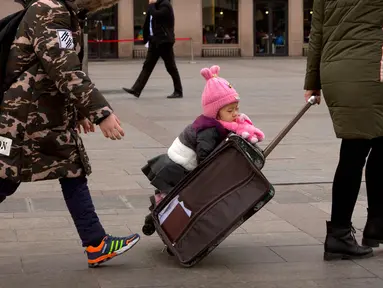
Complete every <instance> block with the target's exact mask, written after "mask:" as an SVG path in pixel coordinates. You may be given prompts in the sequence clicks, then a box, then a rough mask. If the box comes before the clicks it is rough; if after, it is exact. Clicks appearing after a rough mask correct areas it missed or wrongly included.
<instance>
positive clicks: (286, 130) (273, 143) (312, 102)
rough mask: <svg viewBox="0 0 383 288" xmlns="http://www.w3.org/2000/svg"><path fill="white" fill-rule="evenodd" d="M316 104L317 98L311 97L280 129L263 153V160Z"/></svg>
mask: <svg viewBox="0 0 383 288" xmlns="http://www.w3.org/2000/svg"><path fill="white" fill-rule="evenodd" d="M317 103H318V98H317V96H311V97H310V98H309V100H308V101H307V103H306V105H305V106H304V107H303V108H302V109H301V110H300V111H299V112H298V114H297V115H296V116H295V117H294V118H293V119H292V120H291V121H290V122H289V123H288V124H287V125H286V126H285V128H283V129H282V131H281V132H279V134H278V135H277V136H276V137H275V138H274V139H273V141H271V142H270V144H269V145H268V146H267V147H266V148H265V150H264V151H263V155H264V156H265V158H266V157H267V156H269V154H270V153H271V152H272V151H273V150H274V148H275V147H276V146H277V145H278V144H279V142H281V141H282V139H283V138H284V137H285V136H286V135H287V133H289V132H290V130H291V129H292V128H293V127H294V126H295V124H297V122H298V121H299V119H301V118H302V116H303V115H304V114H305V113H306V112H307V110H309V109H310V107H311V106H313V105H315V104H317Z"/></svg>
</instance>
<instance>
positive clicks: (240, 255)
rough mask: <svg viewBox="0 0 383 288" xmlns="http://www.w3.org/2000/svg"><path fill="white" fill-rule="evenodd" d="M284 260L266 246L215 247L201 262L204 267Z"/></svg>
mask: <svg viewBox="0 0 383 288" xmlns="http://www.w3.org/2000/svg"><path fill="white" fill-rule="evenodd" d="M274 262H285V261H284V259H283V258H281V257H280V256H278V255H277V254H276V253H274V252H273V251H272V250H270V249H269V248H267V247H252V248H250V247H243V248H240V247H217V248H216V249H215V250H214V251H213V252H211V254H209V255H208V256H207V257H206V258H205V259H204V260H202V262H201V263H203V265H204V267H208V266H210V265H218V264H223V265H226V264H248V263H249V264H251V263H274Z"/></svg>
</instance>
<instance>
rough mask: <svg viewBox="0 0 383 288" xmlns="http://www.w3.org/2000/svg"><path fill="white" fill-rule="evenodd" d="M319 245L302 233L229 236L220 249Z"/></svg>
mask: <svg viewBox="0 0 383 288" xmlns="http://www.w3.org/2000/svg"><path fill="white" fill-rule="evenodd" d="M315 244H320V242H319V241H318V240H316V239H315V238H313V237H311V236H309V235H307V234H305V233H303V232H284V233H263V234H231V235H230V236H229V237H227V238H226V239H225V240H224V241H223V242H222V243H221V244H220V247H221V246H222V247H238V246H239V247H255V246H283V245H286V246H289V245H315Z"/></svg>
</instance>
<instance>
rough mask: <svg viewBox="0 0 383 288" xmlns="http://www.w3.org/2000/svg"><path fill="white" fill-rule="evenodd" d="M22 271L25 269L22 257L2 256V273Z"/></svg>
mask: <svg viewBox="0 0 383 288" xmlns="http://www.w3.org/2000/svg"><path fill="white" fill-rule="evenodd" d="M21 273H23V271H22V267H21V258H20V257H19V256H8V257H0V275H6V274H21ZM0 277H1V276H0ZM0 287H1V283H0Z"/></svg>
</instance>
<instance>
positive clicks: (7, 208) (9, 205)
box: [0, 198, 28, 213]
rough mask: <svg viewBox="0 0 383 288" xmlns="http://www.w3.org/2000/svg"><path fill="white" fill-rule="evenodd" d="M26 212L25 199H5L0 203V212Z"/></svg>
mask: <svg viewBox="0 0 383 288" xmlns="http://www.w3.org/2000/svg"><path fill="white" fill-rule="evenodd" d="M13 212H28V207H27V203H26V202H25V199H12V198H9V199H6V200H5V201H4V202H2V203H1V205H0V213H13Z"/></svg>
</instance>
